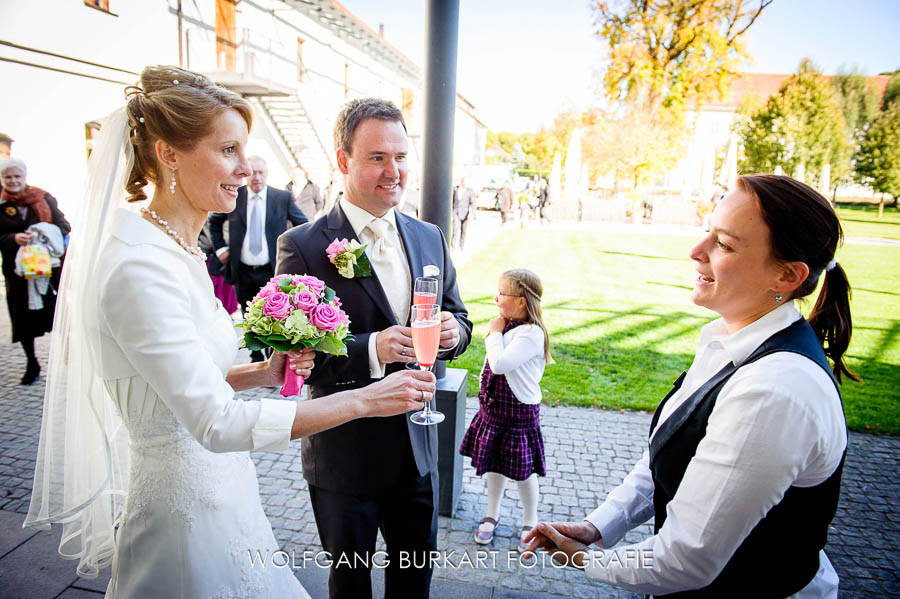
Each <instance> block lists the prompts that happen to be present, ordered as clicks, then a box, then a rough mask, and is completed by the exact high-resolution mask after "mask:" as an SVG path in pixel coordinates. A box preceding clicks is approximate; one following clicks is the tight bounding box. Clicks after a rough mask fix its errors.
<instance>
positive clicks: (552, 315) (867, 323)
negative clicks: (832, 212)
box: [454, 225, 900, 433]
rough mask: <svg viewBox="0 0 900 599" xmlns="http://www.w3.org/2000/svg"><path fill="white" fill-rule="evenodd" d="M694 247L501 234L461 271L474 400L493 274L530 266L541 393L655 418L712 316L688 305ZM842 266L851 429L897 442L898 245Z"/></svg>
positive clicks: (864, 251) (667, 239)
mask: <svg viewBox="0 0 900 599" xmlns="http://www.w3.org/2000/svg"><path fill="white" fill-rule="evenodd" d="M878 226H880V227H892V225H878ZM897 228H900V227H897ZM648 231H649V230H648ZM873 231H875V232H877V229H873ZM867 236H873V235H871V234H870V235H867ZM694 241H695V240H694V239H693V238H692V237H679V236H665V235H659V234H652V233H650V232H646V233H640V234H630V233H618V234H613V233H584V232H574V231H542V230H538V229H528V230H521V229H515V230H506V231H504V232H502V233H501V234H500V235H498V237H497V238H496V239H495V240H494V241H493V242H492V243H491V245H489V246H488V247H487V248H486V249H485V250H484V251H482V252H481V253H480V254H479V255H477V256H475V257H473V258H472V259H471V260H470V261H469V262H468V263H467V264H466V265H465V266H464V267H463V268H461V269H460V273H459V285H460V288H461V292H462V296H463V300H464V301H465V303H466V306H467V307H468V309H469V314H470V317H471V318H472V320H473V321H474V323H475V331H474V334H473V337H474V338H473V341H472V344H471V345H470V346H469V350H468V351H467V352H466V353H465V354H464V355H463V357H462V358H461V359H460V360H459V361H458V362H457V363H456V364H454V365H456V366H462V367H465V368H467V369H468V370H469V372H470V373H471V374H472V376H471V377H469V388H468V392H469V394H470V395H472V394H476V393H477V392H478V374H479V372H480V370H481V366H482V364H483V362H484V342H483V339H482V336H483V335H484V334H485V333H486V332H487V322H488V320H490V319H491V318H492V317H494V316H496V314H497V311H496V307H495V306H494V302H493V297H494V294H495V292H496V288H497V287H496V285H497V276H498V275H499V274H500V273H501V272H502V271H503V270H506V269H508V268H515V267H526V268H530V269H532V270H534V271H535V272H537V273H538V274H539V275H540V276H541V278H542V280H543V283H544V315H545V319H546V323H547V326H548V327H549V329H550V334H551V343H552V345H551V352H552V353H553V355H554V357H555V358H556V361H557V363H556V364H554V365H551V366H548V367H547V370H546V373H545V375H544V379H543V381H542V384H541V386H542V388H543V390H544V401H545V402H547V403H548V404H550V405H554V404H560V403H561V404H569V405H582V406H596V407H603V408H610V409H632V410H648V411H650V410H653V409H654V408H655V406H656V404H657V403H658V402H659V400H660V399H661V398H662V396H663V395H664V394H665V393H666V392H667V391H668V389H669V387H670V385H671V383H672V382H673V381H674V380H675V378H676V377H677V376H678V375H679V374H680V373H681V371H682V370H686V369H687V368H688V367H689V366H690V363H691V359H692V357H693V353H694V350H695V347H696V343H697V339H698V337H699V334H700V327H701V326H702V325H704V324H705V323H707V322H709V321H710V320H712V319H713V318H715V314H714V313H712V312H710V311H708V310H705V309H703V308H699V307H697V306H695V305H693V304H692V303H691V301H690V298H689V294H690V290H691V289H692V286H693V281H694V278H695V276H696V273H695V271H694V265H693V262H692V261H691V260H689V259H688V258H687V253H688V250H689V248H690V247H691V246H692V245H693V243H694ZM838 260H839V261H840V262H841V264H842V265H843V266H844V267H845V269H846V270H847V271H848V273H849V275H848V276H849V277H850V281H851V284H852V285H853V286H854V289H855V293H854V295H853V316H854V335H853V341H852V343H851V346H850V350H849V352H848V353H849V359H848V363H849V364H850V367H851V368H852V369H854V370H855V371H856V372H857V373H859V374H860V375H862V377H863V379H864V381H863V382H862V383H859V384H857V383H852V382H848V383H845V384H844V385H843V388H842V392H843V395H844V405H845V411H846V413H847V421H848V424H849V426H850V428H851V429H853V430H869V431H877V432H883V433H898V432H900V409H898V407H900V402H898V400H900V368H898V365H900V314H897V307H898V305H900V274H898V273H897V269H896V265H897V264H898V263H900V246H875V245H852V246H847V247H844V248H843V249H841V250H840V252H839V254H838ZM806 309H807V310H808V307H807V308H806Z"/></svg>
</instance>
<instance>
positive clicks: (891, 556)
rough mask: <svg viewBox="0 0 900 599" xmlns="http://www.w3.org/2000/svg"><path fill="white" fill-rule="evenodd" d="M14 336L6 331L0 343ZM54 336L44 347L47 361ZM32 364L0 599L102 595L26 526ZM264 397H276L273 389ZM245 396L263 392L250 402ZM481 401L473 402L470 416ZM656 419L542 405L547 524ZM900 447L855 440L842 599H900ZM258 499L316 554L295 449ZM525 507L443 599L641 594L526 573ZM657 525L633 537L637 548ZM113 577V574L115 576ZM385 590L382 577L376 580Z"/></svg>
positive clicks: (468, 543)
mask: <svg viewBox="0 0 900 599" xmlns="http://www.w3.org/2000/svg"><path fill="white" fill-rule="evenodd" d="M7 334H8V332H7V331H4V330H0V335H7ZM47 346H48V345H47V338H43V339H40V340H39V341H38V350H39V353H40V355H41V360H42V362H45V361H46V351H47ZM23 366H24V359H23V357H22V353H21V351H20V349H19V347H18V346H12V345H9V344H3V345H0V597H9V598H13V597H23V598H25V597H27V598H29V599H44V598H48V599H49V598H51V597H59V598H65V599H77V598H79V597H81V598H87V597H93V598H95V599H96V598H97V597H99V592H100V591H102V590H103V589H104V588H105V581H106V580H107V578H106V577H103V578H101V579H98V580H94V581H85V580H80V579H77V577H76V576H75V569H74V567H75V564H74V563H73V562H66V561H63V560H61V559H59V558H58V557H57V556H56V544H57V543H58V539H59V529H54V530H53V531H52V532H34V531H31V530H28V531H25V530H22V529H21V522H22V518H23V516H24V513H25V512H26V511H27V508H28V498H29V493H30V489H31V477H32V471H33V468H34V459H35V454H36V450H37V438H38V433H39V430H40V418H41V408H42V403H41V401H42V395H43V389H44V385H43V378H42V379H39V381H38V382H37V383H35V384H34V385H32V386H30V387H20V386H18V385H17V384H16V383H17V381H18V379H19V377H20V376H21V372H22V368H23ZM266 393H274V390H272V391H266ZM244 395H245V396H247V397H251V396H258V395H261V393H256V394H249V393H247V394H244ZM474 410H475V402H474V400H473V399H470V400H469V402H468V416H469V418H471V416H472V415H473V413H474ZM648 423H649V415H647V414H639V413H628V412H621V413H620V412H610V411H604V410H595V409H585V408H571V407H556V408H552V407H551V408H544V410H543V427H544V434H545V437H546V445H547V451H548V453H547V460H548V464H547V466H548V476H547V478H545V479H543V480H542V481H541V484H542V488H541V509H540V517H541V518H546V519H565V520H569V519H577V518H580V517H582V516H583V515H584V514H585V513H586V512H587V511H589V510H590V509H592V508H593V507H594V506H595V502H596V501H597V496H598V494H600V493H603V492H606V491H607V490H609V489H610V488H611V486H612V485H614V484H615V483H616V482H618V481H619V480H621V478H622V477H623V476H624V475H625V474H626V471H627V469H628V468H629V467H630V464H631V463H632V462H633V461H634V460H635V459H637V457H638V456H639V453H640V450H641V446H642V443H643V442H644V438H645V434H646V429H647V426H648ZM898 457H900V439H898V438H897V437H876V436H872V435H864V434H856V433H854V434H852V435H851V440H850V450H849V452H848V456H847V464H846V467H845V472H844V485H843V489H842V494H841V505H840V509H839V511H838V515H837V518H836V519H835V521H834V524H833V527H832V529H831V534H830V536H829V545H828V548H827V551H828V554H829V556H830V557H831V559H832V561H833V562H834V564H835V567H836V568H837V570H838V573H839V574H840V576H841V581H842V585H841V588H842V592H841V597H848V598H851V597H884V596H900V575H898V573H897V563H898V560H900V507H898V501H900V482H898V480H900V479H898V466H897V463H898V461H897V460H898ZM253 458H254V461H255V462H256V464H257V471H258V473H259V480H260V492H261V493H262V497H263V503H264V505H265V508H266V512H267V514H268V515H269V517H270V518H271V521H272V525H273V527H274V528H275V533H276V536H277V538H278V540H279V542H280V543H281V544H282V546H283V548H284V549H285V550H288V551H289V550H294V551H295V552H296V553H302V551H303V550H306V549H311V550H314V551H315V550H317V549H318V547H319V545H318V535H317V534H316V529H315V525H314V524H313V521H312V513H311V511H310V508H309V500H308V495H307V491H306V483H305V481H304V480H303V478H302V476H301V474H300V465H299V456H298V448H297V446H296V444H295V446H294V447H292V449H291V450H290V451H288V452H285V453H282V454H272V453H258V454H254V455H253ZM466 466H467V467H466V470H465V473H464V482H463V493H462V497H461V499H460V504H459V509H458V511H457V513H456V515H455V517H454V518H441V519H440V532H439V544H440V548H441V549H442V550H444V551H455V552H456V555H461V554H462V553H465V552H468V554H469V556H470V557H472V558H473V560H474V557H475V555H476V554H475V552H476V551H477V550H479V549H485V548H484V547H482V546H479V545H476V544H475V543H474V542H473V540H472V531H473V528H474V525H475V522H476V521H477V520H478V519H479V518H480V517H481V516H482V514H483V510H484V508H485V495H484V483H483V481H482V480H481V479H480V478H479V477H476V476H475V475H474V472H473V471H472V470H471V469H470V468H468V464H467V465H466ZM520 510H521V506H520V505H519V503H518V493H517V491H516V489H515V486H514V485H510V487H509V488H508V490H507V492H506V499H505V501H504V504H503V513H502V516H501V518H502V522H501V525H500V526H499V528H498V534H497V537H496V539H495V542H494V544H493V546H492V547H491V549H496V550H498V551H499V553H498V557H497V567H496V569H490V568H477V569H476V568H469V567H462V568H459V569H453V568H450V567H448V568H440V569H437V570H436V571H435V583H434V586H433V590H434V592H433V596H434V597H435V598H436V599H443V598H451V597H452V598H457V597H477V598H485V599H491V598H493V599H499V598H501V597H506V598H520V599H521V598H538V597H635V595H633V594H631V593H625V592H620V591H617V590H615V589H613V588H611V587H609V586H606V585H601V584H589V583H586V582H585V578H584V577H583V575H582V574H581V573H580V572H575V571H570V570H559V569H555V568H540V567H536V568H527V567H525V566H524V565H523V564H520V563H518V561H516V560H513V562H512V563H511V564H508V563H507V558H506V556H507V553H506V552H507V550H511V549H513V548H514V546H515V534H516V530H517V529H518V526H519V514H520ZM648 532H649V526H646V525H645V526H642V527H641V528H639V529H637V530H635V531H632V532H631V533H629V535H628V537H627V538H626V540H629V541H636V540H638V539H640V538H641V537H642V536H643V535H645V534H647V533H648ZM297 575H298V577H299V578H300V579H301V581H302V582H303V583H304V584H305V585H306V586H307V588H308V589H309V591H310V593H311V594H312V595H313V597H325V596H326V590H325V589H326V577H327V572H326V571H325V570H321V569H319V568H316V567H311V568H306V569H302V570H298V571H297ZM107 576H108V575H107ZM375 584H376V586H380V585H381V578H380V576H376V577H375Z"/></svg>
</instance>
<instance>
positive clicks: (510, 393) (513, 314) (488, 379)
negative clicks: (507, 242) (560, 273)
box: [459, 269, 553, 551]
mask: <svg viewBox="0 0 900 599" xmlns="http://www.w3.org/2000/svg"><path fill="white" fill-rule="evenodd" d="M542 293H543V288H542V287H541V281H540V279H538V277H537V275H535V274H534V273H533V272H531V271H530V270H525V269H516V270H508V271H506V272H504V273H503V274H502V275H501V276H500V281H499V284H498V292H497V295H496V296H495V297H494V302H495V303H496V304H497V308H498V309H499V312H500V315H499V316H497V317H496V318H494V319H493V320H491V321H490V323H489V324H488V329H489V332H488V335H487V336H486V337H485V342H484V344H485V348H486V350H487V359H486V360H485V362H484V370H482V372H481V391H480V392H479V393H478V404H479V407H478V413H477V414H475V418H473V419H472V424H471V425H470V426H469V430H467V431H466V434H465V436H464V437H463V440H462V444H461V445H460V448H459V452H460V453H461V454H462V455H464V456H468V457H470V458H472V466H473V467H474V468H475V473H476V474H478V475H479V476H481V475H482V474H485V473H486V477H487V489H488V502H487V515H486V516H485V517H484V518H482V520H481V522H479V526H478V530H476V531H475V542H476V543H480V544H482V545H484V544H487V543H490V542H491V541H492V540H493V538H494V529H495V528H496V527H497V523H498V521H499V519H500V501H501V499H502V498H503V488H504V487H505V486H506V479H507V478H510V479H512V480H514V481H516V483H517V484H518V487H519V496H520V497H521V498H522V505H523V512H524V513H523V515H522V535H524V534H525V533H526V532H528V531H529V530H531V529H532V528H533V527H534V526H536V525H537V521H538V520H537V504H538V479H537V477H538V476H546V465H545V461H544V438H543V436H542V435H541V423H540V402H541V386H540V383H541V377H542V376H543V374H544V366H545V365H546V364H552V363H553V359H552V358H551V357H550V338H549V336H548V334H547V327H545V326H544V322H543V320H542V318H541V294H542ZM518 546H519V550H520V551H522V550H524V548H525V545H524V544H523V543H522V538H521V535H520V537H519V545H518Z"/></svg>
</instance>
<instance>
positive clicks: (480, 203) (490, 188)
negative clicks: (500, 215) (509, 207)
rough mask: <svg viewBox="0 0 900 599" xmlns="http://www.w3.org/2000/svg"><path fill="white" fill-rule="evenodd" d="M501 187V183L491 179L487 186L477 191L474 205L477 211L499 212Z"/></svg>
mask: <svg viewBox="0 0 900 599" xmlns="http://www.w3.org/2000/svg"><path fill="white" fill-rule="evenodd" d="M502 187H503V181H498V180H496V179H491V180H490V181H488V183H487V185H485V186H484V187H482V188H481V189H479V190H478V195H477V197H476V198H475V205H476V206H477V207H478V209H479V210H496V211H498V212H499V211H500V188H502Z"/></svg>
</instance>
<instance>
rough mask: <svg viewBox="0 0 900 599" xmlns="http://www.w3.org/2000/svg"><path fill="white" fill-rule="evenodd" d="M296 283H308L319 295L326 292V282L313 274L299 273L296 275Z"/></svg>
mask: <svg viewBox="0 0 900 599" xmlns="http://www.w3.org/2000/svg"><path fill="white" fill-rule="evenodd" d="M294 285H306V286H307V287H309V288H310V290H312V292H313V293H315V294H316V295H317V296H321V295H322V293H324V292H325V282H324V281H322V280H321V279H317V278H316V277H313V276H311V275H299V276H296V277H294Z"/></svg>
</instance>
